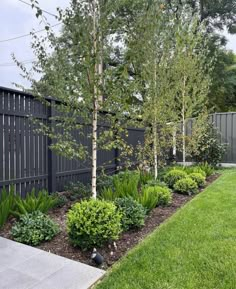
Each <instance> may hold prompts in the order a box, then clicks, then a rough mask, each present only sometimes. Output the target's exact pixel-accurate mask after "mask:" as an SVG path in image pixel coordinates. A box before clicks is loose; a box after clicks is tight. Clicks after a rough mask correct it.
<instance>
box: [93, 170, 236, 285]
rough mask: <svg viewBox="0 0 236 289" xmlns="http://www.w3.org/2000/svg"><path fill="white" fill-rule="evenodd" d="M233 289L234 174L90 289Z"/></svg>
mask: <svg viewBox="0 0 236 289" xmlns="http://www.w3.org/2000/svg"><path fill="white" fill-rule="evenodd" d="M105 288H106V289H113V288H117V289H128V288H129V289H190V288H191V289H206V288H207V289H235V288H236V171H229V172H225V173H224V174H223V176H221V177H220V178H219V179H218V180H217V181H216V182H215V183H213V184H212V185H211V186H209V187H208V188H207V189H206V190H205V191H204V192H203V193H201V194H199V195H198V196H197V197H196V198H194V199H193V200H192V201H191V202H189V203H188V204H187V205H186V206H185V207H184V208H182V209H181V210H179V211H178V212H177V213H176V214H175V215H174V216H173V217H171V218H170V219H169V220H168V221H167V222H165V223H164V224H163V225H162V226H161V227H159V228H158V229H157V230H156V231H155V232H154V233H153V234H151V235H150V236H149V237H148V238H146V239H145V241H143V242H142V243H141V244H140V245H139V246H137V247H136V248H134V249H133V250H131V252H130V253H129V254H128V255H127V256H125V257H124V258H123V259H122V260H121V261H120V262H118V263H117V264H116V265H115V266H114V267H113V268H112V269H111V270H110V271H109V272H108V274H107V276H106V277H105V278H104V279H103V281H102V282H101V283H100V284H98V285H97V286H96V289H105Z"/></svg>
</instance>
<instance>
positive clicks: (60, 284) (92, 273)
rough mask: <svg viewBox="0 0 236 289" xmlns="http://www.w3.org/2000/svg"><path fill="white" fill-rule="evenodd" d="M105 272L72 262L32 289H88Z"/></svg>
mask: <svg viewBox="0 0 236 289" xmlns="http://www.w3.org/2000/svg"><path fill="white" fill-rule="evenodd" d="M103 274H104V272H103V271H102V270H98V269H96V268H93V267H90V266H87V265H84V264H81V263H77V262H70V263H69V264H67V265H66V266H64V267H63V268H62V269H60V270H59V271H57V272H56V273H54V274H52V275H51V276H49V277H48V278H47V279H45V280H44V281H42V282H40V283H38V284H37V285H35V286H33V287H32V289H59V288H60V289H87V288H89V287H90V286H92V285H93V284H94V283H95V282H96V281H97V280H98V279H100V278H101V277H102V276H103Z"/></svg>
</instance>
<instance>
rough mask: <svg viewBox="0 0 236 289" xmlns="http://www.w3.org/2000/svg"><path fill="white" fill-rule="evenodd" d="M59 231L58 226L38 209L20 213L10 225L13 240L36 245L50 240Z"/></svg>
mask: <svg viewBox="0 0 236 289" xmlns="http://www.w3.org/2000/svg"><path fill="white" fill-rule="evenodd" d="M59 231H60V229H59V226H58V225H57V224H56V223H55V222H53V221H52V220H51V219H50V218H49V217H48V216H47V215H45V214H43V213H42V212H40V211H35V212H33V213H30V214H25V215H22V216H21V217H20V219H19V221H18V222H16V224H15V225H14V226H13V227H12V230H11V234H12V236H13V238H14V240H15V241H17V242H20V243H24V244H28V245H33V246H37V245H39V244H40V243H41V242H43V241H49V240H51V239H52V238H53V237H54V236H55V235H56V234H58V233H59Z"/></svg>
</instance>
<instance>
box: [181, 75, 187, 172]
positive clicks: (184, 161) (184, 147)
mask: <svg viewBox="0 0 236 289" xmlns="http://www.w3.org/2000/svg"><path fill="white" fill-rule="evenodd" d="M183 88H184V90H183V99H182V101H183V103H182V138H183V147H182V149H183V166H185V165H186V143H185V88H186V77H184V87H183Z"/></svg>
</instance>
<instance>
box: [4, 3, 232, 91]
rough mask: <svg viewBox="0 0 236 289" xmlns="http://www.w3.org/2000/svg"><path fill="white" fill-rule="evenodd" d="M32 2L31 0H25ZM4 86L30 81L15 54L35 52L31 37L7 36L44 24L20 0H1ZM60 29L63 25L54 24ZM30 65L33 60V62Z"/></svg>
mask: <svg viewBox="0 0 236 289" xmlns="http://www.w3.org/2000/svg"><path fill="white" fill-rule="evenodd" d="M24 1H25V2H30V1H29V0H24ZM0 2H1V4H0V5H1V6H0V27H1V28H0V86H5V87H14V85H13V83H14V82H16V83H18V84H23V85H24V84H26V83H25V82H24V80H23V79H22V77H21V76H20V69H19V68H18V67H16V66H15V65H14V64H13V60H12V57H11V54H12V53H14V54H15V55H16V57H17V59H18V60H20V61H23V60H32V59H33V58H34V55H33V53H32V51H31V48H30V40H31V38H30V37H24V38H21V39H17V40H14V41H8V42H3V40H6V39H9V38H13V37H18V36H20V35H23V34H27V33H29V32H31V31H32V29H35V30H40V29H42V28H44V27H43V24H40V23H39V20H38V19H36V17H35V14H34V12H33V11H32V9H31V7H30V6H28V5H26V4H24V3H22V2H20V1H19V0H0ZM38 2H39V3H40V7H41V8H42V9H45V10H47V11H49V12H52V13H55V14H56V8H57V7H61V8H65V7H66V6H68V3H69V0H38ZM47 18H48V21H49V22H50V23H51V24H56V23H57V21H56V20H55V18H54V17H52V16H49V15H47ZM54 29H55V30H56V31H59V26H58V27H55V28H54ZM227 38H228V39H229V42H228V48H229V49H232V50H234V51H235V52H236V35H227ZM29 65H30V64H29Z"/></svg>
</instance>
